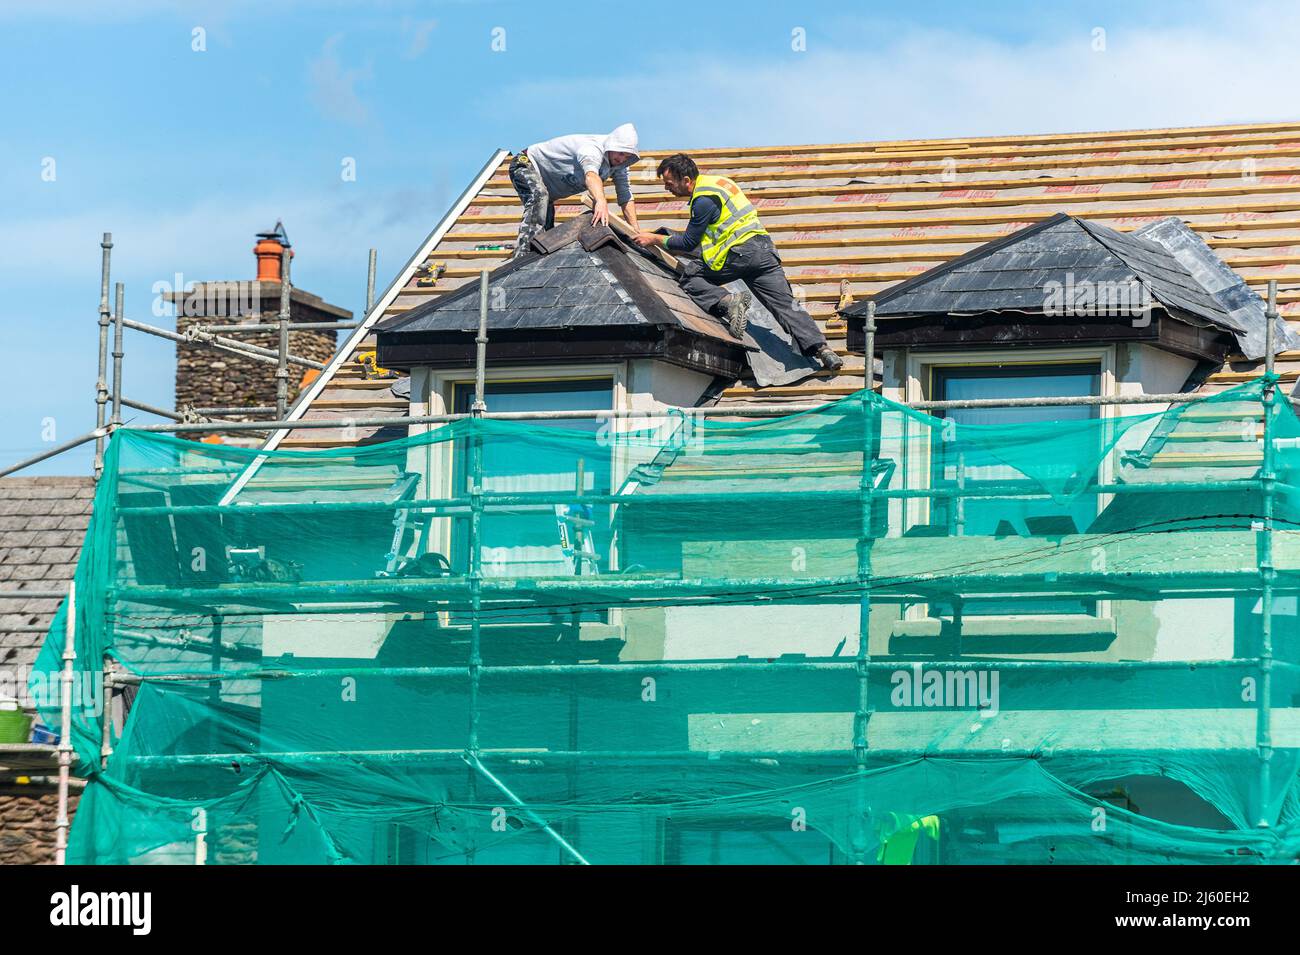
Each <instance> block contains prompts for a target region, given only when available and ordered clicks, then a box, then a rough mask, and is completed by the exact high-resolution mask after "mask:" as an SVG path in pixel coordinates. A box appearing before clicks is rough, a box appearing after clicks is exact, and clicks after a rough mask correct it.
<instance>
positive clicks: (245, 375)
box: [176, 311, 336, 421]
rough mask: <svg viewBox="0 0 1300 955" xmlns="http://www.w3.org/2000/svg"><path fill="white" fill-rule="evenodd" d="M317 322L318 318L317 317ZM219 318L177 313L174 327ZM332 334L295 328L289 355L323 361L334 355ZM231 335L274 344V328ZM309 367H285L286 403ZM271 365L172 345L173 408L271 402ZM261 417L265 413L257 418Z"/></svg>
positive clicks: (267, 319)
mask: <svg viewBox="0 0 1300 955" xmlns="http://www.w3.org/2000/svg"><path fill="white" fill-rule="evenodd" d="M277 319H278V313H277V312H275V311H269V312H264V313H263V314H262V315H261V317H260V318H259V319H258V322H259V323H272V322H275V321H277ZM316 320H321V319H319V318H318V319H316ZM218 323H219V320H214V319H210V318H188V317H185V316H177V319H176V326H177V329H176V330H177V331H179V332H180V333H182V334H184V333H185V329H186V328H188V327H189V326H190V325H194V324H204V325H216V324H218ZM335 336H336V333H335V332H332V331H300V332H294V331H291V332H290V333H289V353H290V354H292V355H298V356H300V357H302V358H310V359H311V360H312V361H318V362H321V363H322V364H324V363H326V362H328V361H329V360H330V358H331V357H333V355H334V349H335V347H336V337H335ZM230 337H231V338H234V339H236V340H237V341H239V342H242V343H244V344H248V345H258V346H260V347H262V348H269V349H271V350H272V351H274V350H276V349H277V348H279V344H280V336H279V333H278V332H274V331H271V332H253V333H250V334H244V335H231V336H230ZM308 370H309V369H307V368H304V367H303V366H301V365H294V364H290V365H289V401H290V403H292V402H293V400H294V398H296V397H297V396H298V392H299V391H300V390H301V389H300V383H301V381H302V378H303V375H304V374H305V373H306V372H307V371H308ZM275 371H276V369H275V366H274V365H270V364H266V363H264V362H260V361H255V360H247V359H244V358H240V357H239V356H237V355H231V354H229V353H228V352H221V351H216V350H214V349H211V348H204V347H202V346H199V345H188V344H186V345H182V344H177V346H176V408H177V409H178V410H180V409H183V408H185V407H186V406H193V407H196V408H204V407H235V406H239V407H245V406H263V407H274V405H275ZM223 417H226V418H229V419H232V420H253V419H252V418H245V417H243V416H240V415H223ZM261 420H263V421H265V420H267V418H266V417H265V416H262V417H261Z"/></svg>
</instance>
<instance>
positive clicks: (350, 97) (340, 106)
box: [308, 33, 371, 126]
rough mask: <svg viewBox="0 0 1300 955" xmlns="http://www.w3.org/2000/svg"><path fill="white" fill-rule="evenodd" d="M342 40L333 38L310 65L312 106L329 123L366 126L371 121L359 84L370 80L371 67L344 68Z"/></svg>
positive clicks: (339, 37)
mask: <svg viewBox="0 0 1300 955" xmlns="http://www.w3.org/2000/svg"><path fill="white" fill-rule="evenodd" d="M342 39H343V34H341V33H336V34H334V35H333V36H331V37H330V38H329V39H328V40H326V41H325V44H324V45H323V46H322V47H321V51H320V55H319V56H317V57H316V58H315V59H314V60H312V61H311V63H310V64H309V65H308V76H309V78H310V80H311V96H312V102H314V103H315V104H316V108H317V109H318V110H319V111H320V113H321V115H322V116H324V117H326V118H327V119H334V120H339V121H341V122H344V123H349V124H351V125H354V126H364V125H366V124H367V123H368V122H369V121H370V110H369V108H368V107H367V106H366V104H365V103H364V102H362V100H361V96H360V94H359V93H358V92H357V83H358V82H360V81H363V80H369V79H370V78H371V70H370V65H369V64H368V63H367V64H366V65H365V66H364V67H354V68H345V67H344V66H343V63H342V61H340V59H339V56H338V47H339V44H340V42H342Z"/></svg>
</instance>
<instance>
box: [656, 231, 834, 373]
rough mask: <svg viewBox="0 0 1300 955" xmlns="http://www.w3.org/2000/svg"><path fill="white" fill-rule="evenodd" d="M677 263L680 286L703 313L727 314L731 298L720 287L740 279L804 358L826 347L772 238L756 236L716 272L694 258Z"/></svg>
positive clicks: (735, 250) (731, 254)
mask: <svg viewBox="0 0 1300 955" xmlns="http://www.w3.org/2000/svg"><path fill="white" fill-rule="evenodd" d="M677 261H678V263H679V264H680V265H681V267H682V274H681V275H680V276H678V279H677V284H678V285H680V286H681V287H682V291H684V292H685V293H686V294H687V295H689V296H690V297H691V298H692V299H694V300H695V304H696V305H698V306H699V307H700V308H702V309H704V311H706V312H709V313H710V314H713V315H718V316H721V315H722V313H723V312H724V311H725V309H724V305H723V303H724V302H725V301H726V298H727V295H728V294H730V293H728V292H727V290H726V289H724V288H722V287H721V286H723V285H726V284H727V283H728V282H734V281H736V280H737V279H739V280H740V281H742V282H744V283H745V285H746V287H747V288H748V289H749V290H750V291H751V292H753V293H754V297H755V298H756V299H758V300H759V301H760V302H762V303H763V306H764V307H765V308H766V309H767V310H768V311H769V312H771V313H772V316H773V317H774V318H775V319H776V320H777V321H778V322H779V323H780V324H781V327H782V328H784V329H785V330H786V331H787V332H789V333H790V337H791V338H793V339H794V343H795V345H796V346H797V347H798V349H799V350H800V351H801V352H803V353H804V354H805V355H808V354H812V353H813V352H815V351H816V350H817V349H818V348H820V347H821V346H822V345H825V344H826V336H825V335H823V334H822V332H821V329H820V328H818V327H817V323H816V322H814V321H813V320H812V318H811V317H810V316H809V315H808V313H807V312H805V311H804V310H803V309H802V308H800V307H799V305H798V303H796V302H795V300H794V292H793V291H792V290H791V288H790V280H789V279H787V278H786V277H785V269H783V268H781V256H780V255H778V254H777V251H776V246H775V245H773V244H772V240H771V238H770V237H768V236H765V235H756V236H754V238H752V239H749V240H747V241H745V242H742V243H741V244H740V245H737V246H734V247H733V248H732V249H731V250H730V251H729V252H728V253H727V260H726V262H724V263H723V265H722V268H720V269H718V270H717V271H716V272H715V271H714V270H713V269H711V268H709V267H708V266H707V265H705V264H704V263H703V262H702V261H701V260H700V259H697V258H695V257H693V256H691V257H686V256H683V257H681V258H679V259H678V260H677Z"/></svg>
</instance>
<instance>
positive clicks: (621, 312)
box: [377, 215, 741, 362]
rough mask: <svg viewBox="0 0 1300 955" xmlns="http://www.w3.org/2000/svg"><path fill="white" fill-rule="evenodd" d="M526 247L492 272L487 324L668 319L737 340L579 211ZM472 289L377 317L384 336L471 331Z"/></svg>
mask: <svg viewBox="0 0 1300 955" xmlns="http://www.w3.org/2000/svg"><path fill="white" fill-rule="evenodd" d="M533 244H534V252H533V254H530V255H527V256H523V257H521V258H519V259H516V260H515V261H513V262H510V263H508V264H507V265H504V266H502V267H500V268H498V269H496V270H495V271H494V272H493V273H492V278H491V282H492V289H493V295H494V298H493V302H492V308H491V309H490V310H489V312H488V337H489V339H491V337H492V333H493V332H502V331H506V330H510V331H525V330H536V331H539V332H543V333H545V332H548V331H550V330H553V329H558V328H619V327H624V328H626V327H629V326H643V327H644V326H675V327H679V328H682V329H684V330H686V331H688V332H691V333H692V334H695V335H698V336H701V337H704V338H710V339H714V340H715V341H718V342H722V343H725V344H729V345H733V346H735V347H737V348H739V347H741V343H740V342H739V341H738V340H737V339H735V338H733V337H732V335H731V333H730V332H729V331H728V330H727V328H726V326H725V325H724V324H723V323H722V322H720V321H718V320H717V319H715V318H713V317H711V316H709V315H706V314H705V313H704V312H702V311H701V310H700V309H699V308H698V307H697V306H696V305H695V303H694V302H693V301H691V299H690V298H689V297H688V296H687V295H686V294H685V293H684V292H682V290H681V289H680V288H679V287H678V286H677V283H676V281H674V280H673V278H672V276H671V275H670V274H669V273H668V271H667V269H666V268H664V267H663V266H661V265H659V264H657V263H655V262H653V261H651V260H650V259H649V258H648V257H646V256H645V255H643V254H642V253H640V252H639V251H633V250H631V249H629V248H628V247H627V246H625V245H624V244H623V242H622V241H621V240H620V239H619V238H618V237H617V236H615V234H614V233H613V232H612V231H611V230H610V229H609V227H608V226H594V225H592V224H591V216H590V215H583V216H580V217H578V218H576V219H571V220H570V221H569V222H567V223H565V224H564V225H561V226H559V227H557V228H555V229H551V230H549V231H548V232H545V233H542V234H541V235H539V236H537V237H536V238H535V239H534V243H533ZM478 324H479V292H478V287H477V285H470V286H467V287H464V288H462V289H460V290H458V291H457V292H456V293H454V294H452V295H449V296H446V297H442V298H437V299H434V300H433V301H430V302H426V303H425V304H423V305H421V306H420V307H419V308H416V309H413V310H412V311H411V312H409V313H407V314H405V315H402V316H399V317H396V318H394V319H390V320H388V321H385V322H382V323H380V325H379V326H378V327H377V331H378V332H379V334H380V335H381V336H382V337H381V338H380V340H379V344H380V349H381V354H380V360H381V362H382V361H383V360H384V355H383V348H384V345H385V343H386V342H388V341H396V340H397V339H398V338H400V336H402V335H405V334H410V333H416V332H448V333H457V332H459V333H468V334H473V333H476V332H477V331H478Z"/></svg>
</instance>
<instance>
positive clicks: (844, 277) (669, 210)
mask: <svg viewBox="0 0 1300 955" xmlns="http://www.w3.org/2000/svg"><path fill="white" fill-rule="evenodd" d="M676 151H677V150H676V149H675V148H666V149H662V150H651V151H648V152H646V153H645V154H644V156H643V158H642V160H641V162H640V163H638V164H637V165H636V166H635V167H633V170H632V187H633V191H634V193H635V195H636V199H637V209H638V214H639V217H640V219H641V223H642V225H643V226H645V227H646V228H650V229H653V228H655V227H657V226H668V227H670V228H673V229H681V228H683V227H684V226H685V223H686V217H687V213H686V202H685V200H682V199H678V198H676V197H674V196H670V195H668V194H667V193H665V192H664V190H663V187H662V186H661V185H660V184H659V182H658V180H657V179H656V178H655V176H654V167H655V164H656V162H657V161H658V160H659V159H660V158H661V157H663V156H666V155H668V154H670V153H672V152H676ZM688 152H690V153H691V155H693V156H694V157H695V158H696V160H697V162H699V163H700V165H701V167H702V168H706V169H707V170H708V171H709V172H712V173H717V174H720V175H726V176H731V177H732V178H734V179H736V180H737V181H738V182H739V183H741V185H742V186H744V188H745V192H746V194H747V195H748V196H749V197H750V198H751V199H752V200H753V201H754V203H755V205H756V206H757V207H758V210H759V214H760V215H761V216H762V219H763V224H764V226H765V227H766V228H767V230H768V231H769V232H771V233H772V236H773V239H774V240H775V241H776V244H777V247H778V249H779V250H780V252H781V256H782V259H783V260H784V264H785V269H786V274H787V275H788V276H789V278H790V281H791V283H792V284H793V285H794V287H795V290H796V292H797V293H798V294H799V295H800V297H801V299H802V300H803V301H804V303H805V305H806V307H807V309H808V311H809V312H810V313H811V314H812V316H813V318H814V319H815V320H816V321H817V322H818V323H819V324H821V325H822V327H823V329H824V330H825V332H826V335H827V337H828V339H829V340H830V343H831V345H832V347H834V348H836V349H838V350H839V351H840V352H841V354H845V352H846V348H845V332H846V329H845V323H844V322H843V321H842V320H841V319H840V318H839V316H838V315H837V308H838V307H840V306H847V305H849V304H851V303H852V302H855V301H861V300H862V299H863V298H864V297H865V296H868V295H872V294H874V293H877V292H881V291H883V290H885V289H886V288H888V287H890V286H891V285H894V284H897V283H898V282H901V281H905V280H907V279H910V278H912V277H914V276H916V275H919V274H921V273H923V272H926V271H928V270H929V269H931V268H932V267H934V266H935V265H939V264H941V263H943V262H945V261H948V260H951V259H953V258H955V257H956V256H959V255H961V254H963V253H965V252H967V251H969V250H971V249H973V248H976V247H978V246H980V245H982V244H984V243H986V242H989V241H992V240H995V239H999V238H1001V237H1003V236H1005V235H1008V234H1010V233H1012V232H1015V231H1018V230H1020V229H1022V228H1024V227H1025V226H1028V225H1033V224H1035V223H1039V222H1042V221H1043V220H1045V219H1048V218H1050V217H1051V216H1053V215H1055V214H1056V213H1060V212H1067V213H1070V214H1072V215H1075V216H1077V217H1079V218H1080V219H1084V220H1086V221H1088V222H1100V223H1102V224H1105V225H1108V226H1111V227H1113V228H1114V229H1116V230H1117V231H1120V232H1126V231H1131V230H1134V229H1137V228H1140V227H1142V226H1146V225H1148V224H1149V223H1152V222H1156V221H1158V220H1160V219H1163V218H1165V217H1169V216H1174V217H1177V218H1178V219H1180V220H1182V221H1184V222H1186V223H1187V225H1188V227H1189V228H1190V229H1192V230H1193V231H1195V233H1196V234H1197V235H1198V236H1200V237H1201V238H1203V239H1204V240H1205V242H1206V243H1207V244H1208V246H1209V247H1210V248H1211V249H1213V250H1214V252H1215V253H1216V254H1217V255H1219V256H1220V257H1222V258H1223V260H1224V261H1225V262H1226V264H1227V265H1228V266H1229V267H1230V268H1231V269H1232V270H1233V271H1234V272H1235V273H1236V274H1237V275H1239V276H1240V277H1241V278H1242V279H1243V280H1244V281H1245V283H1246V284H1247V285H1248V286H1249V289H1250V291H1252V292H1254V293H1257V294H1259V293H1262V292H1263V290H1264V287H1265V284H1266V283H1267V281H1268V279H1270V278H1273V279H1277V280H1278V282H1279V295H1278V301H1279V303H1280V307H1281V310H1282V312H1283V314H1284V315H1286V316H1290V317H1300V122H1284V123H1257V124H1252V125H1235V126H1202V127H1181V128H1171V129H1143V130H1122V131H1108V132H1076V133H1051V134H1044V135H1017V136H994V137H974V138H963V137H952V138H943V139H929V140H916V139H913V140H897V141H885V142H850V143H816V144H810V145H796V146H771V145H769V146H753V145H751V146H729V147H715V148H707V149H690V150H688ZM1243 160H1249V161H1250V163H1251V164H1252V165H1253V167H1254V169H1255V175H1253V176H1251V177H1244V176H1243V175H1242V168H1243V165H1242V164H1243ZM508 165H509V156H508V154H507V153H506V152H505V151H504V150H498V151H496V152H494V153H493V154H492V155H491V156H489V157H487V158H486V162H485V164H484V166H483V168H482V170H481V171H480V172H479V174H478V175H477V176H475V177H474V179H473V180H472V181H471V182H470V183H468V185H467V188H466V190H465V191H464V193H462V195H461V196H460V197H459V198H458V199H457V200H456V201H455V202H454V203H452V205H451V207H450V208H449V209H448V210H447V212H446V214H445V215H444V216H443V218H442V219H441V220H440V221H438V222H437V224H436V226H435V227H434V228H433V229H432V230H431V232H430V234H429V235H428V237H426V239H425V240H424V241H423V242H422V243H421V244H420V245H419V247H418V248H416V249H414V250H413V254H412V256H411V258H410V259H409V260H408V262H407V263H406V265H405V266H403V267H402V268H401V269H399V270H397V271H396V275H395V276H394V279H393V282H392V283H391V284H390V285H389V287H388V289H387V290H386V291H385V293H384V294H383V295H381V296H380V297H379V299H378V300H377V302H376V305H375V307H374V309H372V311H371V312H370V314H369V315H368V316H367V317H366V319H365V321H364V322H363V323H362V327H361V328H359V329H358V330H356V332H355V333H354V334H353V335H352V336H350V338H349V339H348V341H347V342H346V343H345V344H344V345H343V346H342V348H341V349H340V352H339V354H338V355H337V356H336V359H335V361H334V362H332V363H331V367H330V368H329V370H328V371H327V372H326V373H324V374H322V375H321V376H320V378H319V379H317V381H316V382H315V383H314V384H313V386H312V387H310V388H309V389H308V390H307V391H306V392H304V395H303V397H302V399H301V400H300V401H299V403H298V404H297V405H296V407H295V409H294V411H293V415H295V416H306V417H310V418H333V419H338V420H340V422H342V421H343V420H344V419H348V418H356V417H360V416H366V417H370V416H375V415H382V414H394V415H396V414H401V413H403V412H402V410H401V409H400V408H398V407H395V406H394V405H395V404H396V403H395V402H394V401H393V400H392V397H391V395H390V394H389V392H388V389H389V387H390V385H391V382H384V381H374V380H372V379H367V378H365V377H364V376H363V373H362V369H361V366H360V365H359V364H358V363H357V361H356V356H357V355H358V353H360V352H363V351H366V350H369V349H372V348H374V326H375V324H376V323H377V322H378V321H379V320H380V319H381V318H391V317H393V316H397V315H401V314H408V313H409V312H410V311H411V310H412V309H415V308H418V307H419V306H420V305H421V304H422V303H424V302H427V301H429V300H430V299H435V298H438V297H440V296H444V295H447V294H449V293H453V292H455V290H456V289H458V288H459V287H460V286H462V285H463V284H465V283H473V282H474V281H475V279H476V277H477V274H478V271H479V269H481V268H482V267H483V266H489V267H495V266H497V265H500V264H503V263H504V262H505V261H507V260H508V259H509V258H510V255H511V253H512V252H513V247H514V241H515V231H516V228H517V226H518V221H519V216H520V207H519V201H518V197H517V196H516V195H515V192H514V189H513V188H512V187H511V185H510V179H509V176H508V174H507V168H508ZM582 208H583V207H582V204H581V200H580V199H579V198H577V197H575V198H573V199H566V200H561V201H560V202H559V203H557V209H556V211H557V221H559V222H560V223H563V222H564V221H566V220H567V219H569V218H571V217H572V216H574V215H576V214H578V213H579V212H581V211H582ZM845 358H846V364H845V367H844V369H843V370H842V371H841V372H840V373H839V374H838V375H835V376H832V375H830V374H828V373H825V372H822V373H819V374H817V375H815V376H813V377H811V378H807V379H804V380H801V381H799V382H798V383H797V384H792V385H788V386H787V385H781V386H774V387H767V388H760V387H756V386H755V385H754V384H752V383H749V382H747V381H737V382H735V383H734V384H732V385H731V386H729V387H727V388H725V389H724V390H723V391H722V393H721V396H720V403H722V404H737V405H740V404H745V403H748V402H761V403H764V404H772V403H777V402H782V401H792V402H807V401H825V400H831V399H834V398H837V397H840V396H843V395H845V394H849V393H851V392H853V391H856V390H857V389H859V388H861V387H862V386H863V384H864V380H865V379H864V365H863V359H862V357H861V356H859V355H847V354H845ZM1279 370H1280V372H1281V374H1282V376H1283V380H1284V381H1286V382H1288V383H1290V382H1292V381H1296V380H1297V379H1300V351H1296V352H1295V353H1287V354H1286V355H1283V356H1282V358H1281V360H1280V363H1279ZM1259 372H1260V367H1259V363H1258V362H1257V361H1254V360H1250V359H1247V358H1246V357H1245V356H1241V355H1237V356H1230V357H1229V361H1228V363H1227V364H1226V365H1225V366H1224V367H1223V368H1221V369H1219V370H1217V371H1215V373H1214V374H1213V375H1211V376H1210V378H1209V380H1208V381H1207V382H1206V383H1205V385H1204V386H1203V387H1204V389H1205V390H1207V391H1217V390H1221V389H1222V388H1224V387H1230V386H1232V385H1235V384H1238V383H1239V382H1241V381H1244V380H1249V379H1250V378H1253V377H1255V376H1256V375H1258V374H1259ZM374 430H375V429H373V428H369V427H363V428H359V429H354V431H347V432H345V431H344V430H343V428H342V426H340V428H338V429H329V428H312V429H302V430H299V431H294V432H289V433H288V434H287V435H286V434H285V433H284V432H278V433H277V435H276V436H274V437H273V438H272V439H271V445H272V446H273V447H275V446H281V445H283V447H285V448H306V447H338V446H341V445H346V444H355V443H357V442H358V441H365V440H368V439H369V437H370V436H371V435H372V434H373V433H374ZM354 433H355V435H356V437H353V436H352V435H353V434H354Z"/></svg>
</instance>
